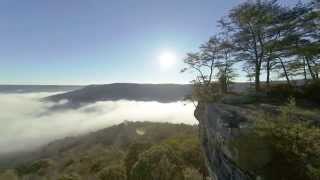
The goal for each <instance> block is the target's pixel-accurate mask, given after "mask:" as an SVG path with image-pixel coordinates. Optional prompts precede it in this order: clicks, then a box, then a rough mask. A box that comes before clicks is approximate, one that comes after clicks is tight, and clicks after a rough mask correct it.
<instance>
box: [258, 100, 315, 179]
mask: <svg viewBox="0 0 320 180" xmlns="http://www.w3.org/2000/svg"><path fill="white" fill-rule="evenodd" d="M281 111H282V113H281V115H279V116H278V117H276V118H268V116H265V117H264V118H262V120H260V121H258V123H257V125H256V128H255V135H256V136H258V137H259V138H261V140H262V142H263V143H267V144H268V145H269V147H270V151H269V152H270V153H271V154H270V157H271V158H270V162H269V164H268V166H267V169H266V176H267V177H268V178H269V179H291V180H302V179H304V180H309V179H310V180H313V179H319V178H320V173H319V172H320V141H319V139H320V128H318V127H315V126H312V125H311V124H310V123H308V122H301V121H295V120H294V117H295V111H296V110H295V106H294V101H293V100H291V101H290V104H289V105H287V106H284V107H282V108H281Z"/></svg>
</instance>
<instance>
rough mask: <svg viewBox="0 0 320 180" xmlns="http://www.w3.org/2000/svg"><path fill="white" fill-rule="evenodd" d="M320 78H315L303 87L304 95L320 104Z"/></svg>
mask: <svg viewBox="0 0 320 180" xmlns="http://www.w3.org/2000/svg"><path fill="white" fill-rule="evenodd" d="M319 91H320V80H313V81H311V82H310V83H308V84H307V85H306V86H305V87H304V89H303V95H304V96H305V97H306V98H308V99H309V100H312V101H315V102H317V103H318V104H320V93H319Z"/></svg>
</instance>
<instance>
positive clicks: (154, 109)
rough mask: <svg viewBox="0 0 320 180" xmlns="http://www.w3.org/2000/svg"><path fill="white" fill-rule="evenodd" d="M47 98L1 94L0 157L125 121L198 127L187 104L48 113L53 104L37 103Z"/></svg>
mask: <svg viewBox="0 0 320 180" xmlns="http://www.w3.org/2000/svg"><path fill="white" fill-rule="evenodd" d="M48 95H49V94H48V93H30V94H0V104H1V106H0V123H1V124H0V154H4V153H10V152H17V151H25V150H30V149H32V148H36V147H39V146H41V145H45V144H47V143H48V142H50V141H53V140H56V139H60V138H63V137H66V136H75V135H78V134H83V133H87V132H91V131H96V130H99V129H103V128H106V127H109V126H111V125H114V124H119V123H121V122H123V121H124V120H127V121H153V122H171V123H186V124H196V123H197V121H196V120H195V119H194V117H193V110H194V106H193V105H192V104H190V103H188V104H186V103H184V102H176V103H158V102H137V101H104V102H97V103H94V104H89V105H87V106H83V107H81V108H79V109H67V110H59V111H50V110H49V109H50V107H52V106H55V105H56V104H54V103H48V102H41V101H39V99H40V98H41V97H45V96H48ZM59 103H60V104H62V103H65V101H61V102H59Z"/></svg>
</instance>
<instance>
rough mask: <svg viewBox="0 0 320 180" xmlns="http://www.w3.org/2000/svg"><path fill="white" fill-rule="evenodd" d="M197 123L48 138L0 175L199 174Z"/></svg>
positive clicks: (121, 179)
mask: <svg viewBox="0 0 320 180" xmlns="http://www.w3.org/2000/svg"><path fill="white" fill-rule="evenodd" d="M197 132H198V128H197V126H188V125H183V124H179V125H174V124H168V123H163V124H162V123H149V122H125V123H122V124H120V125H116V126H113V127H110V128H106V129H103V130H100V131H97V132H93V133H91V134H88V135H84V136H80V137H70V138H65V139H62V140H59V141H55V142H53V143H50V144H49V145H47V146H46V147H45V148H43V149H42V150H41V151H39V152H36V153H34V154H37V155H38V156H37V157H34V160H32V161H28V162H24V163H20V164H18V165H16V166H15V167H14V168H11V169H9V170H8V169H6V170H5V169H3V170H2V171H1V175H0V179H1V180H11V179H24V180H27V179H28V180H37V179H41V180H42V179H54V180H56V179H58V180H80V179H85V180H87V179H93V180H95V179H96V180H125V179H132V180H135V179H139V180H144V179H145V180H150V179H176V180H180V179H192V180H197V179H202V177H203V176H206V174H207V172H206V168H205V166H204V160H203V159H202V154H201V150H200V144H199V140H198V135H197Z"/></svg>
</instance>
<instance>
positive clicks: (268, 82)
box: [266, 58, 271, 89]
mask: <svg viewBox="0 0 320 180" xmlns="http://www.w3.org/2000/svg"><path fill="white" fill-rule="evenodd" d="M270 69H271V67H270V58H268V59H267V82H266V83H267V88H268V89H269V87H270Z"/></svg>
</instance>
